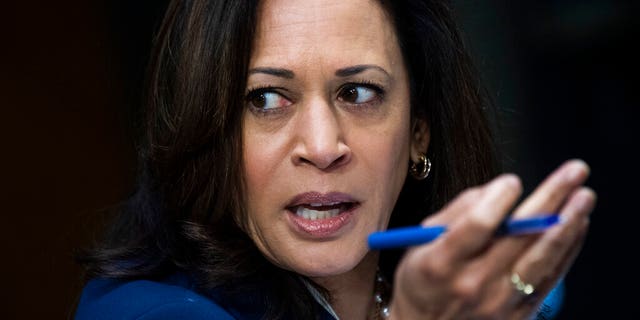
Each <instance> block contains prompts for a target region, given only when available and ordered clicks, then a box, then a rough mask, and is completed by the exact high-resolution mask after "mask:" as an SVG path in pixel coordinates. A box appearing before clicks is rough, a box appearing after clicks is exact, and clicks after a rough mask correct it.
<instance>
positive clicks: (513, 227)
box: [368, 214, 560, 250]
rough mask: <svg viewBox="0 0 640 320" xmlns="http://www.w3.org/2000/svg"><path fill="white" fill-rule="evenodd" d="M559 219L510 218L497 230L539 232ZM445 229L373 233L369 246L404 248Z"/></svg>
mask: <svg viewBox="0 0 640 320" xmlns="http://www.w3.org/2000/svg"><path fill="white" fill-rule="evenodd" d="M559 220H560V217H559V216H558V215H556V214H548V215H540V216H536V217H532V218H523V219H508V220H506V221H505V222H503V223H502V224H501V225H500V227H499V228H498V230H496V235H498V236H501V235H518V234H528V233H537V232H541V231H543V230H545V229H547V228H549V227H551V226H553V225H554V224H556V223H558V221H559ZM445 231H447V227H446V226H444V225H436V226H427V227H425V226H413V227H404V228H396V229H390V230H387V231H380V232H374V233H372V234H371V235H369V239H368V243H369V248H371V249H373V250H380V249H390V248H404V247H408V246H413V245H419V244H425V243H427V242H430V241H433V240H435V239H436V238H437V237H439V236H440V235H441V234H442V233H444V232H445Z"/></svg>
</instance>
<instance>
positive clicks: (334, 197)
mask: <svg viewBox="0 0 640 320" xmlns="http://www.w3.org/2000/svg"><path fill="white" fill-rule="evenodd" d="M258 16H259V18H258V24H257V33H256V37H255V39H254V45H253V53H252V56H251V61H250V66H249V76H248V79H247V90H246V92H247V99H246V108H247V110H246V111H245V114H244V118H243V161H244V163H243V165H244V178H245V183H246V195H247V197H246V199H247V203H246V208H247V213H248V221H249V228H250V230H249V233H250V236H251V238H252V239H253V241H254V242H255V243H256V245H257V246H258V247H259V249H260V250H261V251H262V253H263V254H264V255H265V256H266V257H267V258H268V259H270V260H271V261H272V262H273V263H275V264H276V265H278V266H280V267H282V268H284V269H288V270H293V271H295V272H298V273H300V274H304V275H307V276H311V277H323V276H331V275H338V274H342V273H345V272H347V271H349V270H351V269H353V268H354V267H356V266H357V265H358V264H359V263H360V262H361V261H362V260H363V258H364V257H365V255H366V254H367V252H368V249H367V242H366V240H367V235H368V234H370V233H371V232H374V231H376V230H381V229H385V228H386V225H387V223H388V221H389V217H390V214H391V211H392V209H393V207H394V204H395V202H396V199H397V198H398V194H399V192H400V189H401V188H402V185H403V183H404V180H405V177H406V176H407V170H408V162H409V156H410V151H411V150H412V149H411V148H412V143H411V140H412V139H411V137H412V134H411V125H410V112H409V110H410V107H409V86H408V78H407V72H406V70H405V66H404V63H403V60H402V54H401V51H400V48H399V46H398V42H397V39H396V35H395V31H394V28H393V26H392V24H391V23H390V21H389V18H388V17H387V16H386V14H385V12H384V11H383V9H382V7H380V6H379V4H378V3H377V2H375V1H366V0H361V1H342V0H338V1H307V0H305V1H295V0H274V1H265V2H264V3H263V4H262V6H261V7H260V9H259V11H258ZM414 153H415V151H414ZM414 157H415V156H414Z"/></svg>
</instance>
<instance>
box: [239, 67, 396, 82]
mask: <svg viewBox="0 0 640 320" xmlns="http://www.w3.org/2000/svg"><path fill="white" fill-rule="evenodd" d="M369 69H376V70H379V71H382V72H383V73H384V74H386V75H387V76H389V77H390V76H391V75H390V74H389V72H387V70H385V69H384V68H382V67H380V66H377V65H375V64H359V65H355V66H350V67H346V68H341V69H338V70H336V72H335V75H336V76H338V77H342V78H344V77H349V76H352V75H356V74H358V73H361V72H363V71H365V70H369ZM255 73H264V74H269V75H272V76H276V77H281V78H286V79H293V78H295V73H294V72H293V71H291V70H289V69H283V68H270V67H258V68H253V69H250V70H249V74H255Z"/></svg>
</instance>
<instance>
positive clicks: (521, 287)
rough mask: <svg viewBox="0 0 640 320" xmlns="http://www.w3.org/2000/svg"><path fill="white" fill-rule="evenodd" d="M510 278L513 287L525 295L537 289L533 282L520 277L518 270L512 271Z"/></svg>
mask: <svg viewBox="0 0 640 320" xmlns="http://www.w3.org/2000/svg"><path fill="white" fill-rule="evenodd" d="M510 280H511V285H512V286H513V288H514V289H516V291H518V293H520V294H522V295H523V296H529V295H531V294H533V292H534V291H536V288H535V287H534V286H533V285H532V284H530V283H526V282H524V281H522V278H520V275H519V274H518V273H516V272H513V273H511V279H510Z"/></svg>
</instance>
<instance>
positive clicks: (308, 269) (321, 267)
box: [288, 250, 366, 278]
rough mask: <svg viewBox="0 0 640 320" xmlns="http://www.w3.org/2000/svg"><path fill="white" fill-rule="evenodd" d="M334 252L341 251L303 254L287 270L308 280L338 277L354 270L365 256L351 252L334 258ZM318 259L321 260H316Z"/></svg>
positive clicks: (363, 253)
mask: <svg viewBox="0 0 640 320" xmlns="http://www.w3.org/2000/svg"><path fill="white" fill-rule="evenodd" d="M336 252H342V251H340V250H331V253H330V254H323V255H320V254H316V255H313V256H309V255H308V254H305V255H303V256H302V257H300V258H299V259H297V261H296V262H297V263H294V265H292V266H290V267H289V268H288V269H291V270H292V271H294V272H296V273H298V274H301V275H304V276H307V277H309V278H323V277H331V276H338V275H341V274H345V273H347V272H349V271H352V270H353V269H355V268H356V267H357V266H358V265H359V264H360V263H361V262H362V261H363V259H364V257H365V256H366V252H357V253H356V252H351V253H346V254H341V255H340V256H336V254H335V253H336ZM318 257H322V258H321V259H318Z"/></svg>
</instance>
